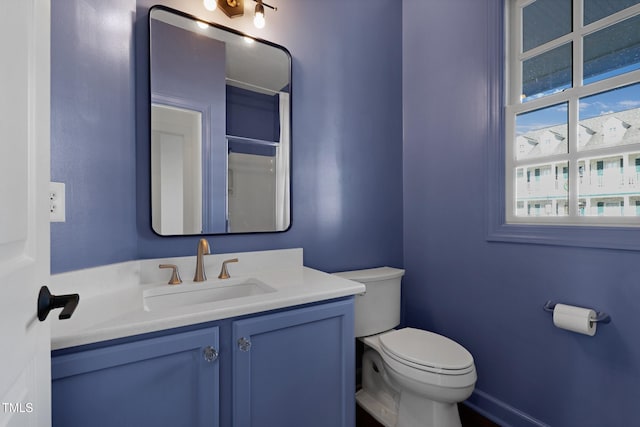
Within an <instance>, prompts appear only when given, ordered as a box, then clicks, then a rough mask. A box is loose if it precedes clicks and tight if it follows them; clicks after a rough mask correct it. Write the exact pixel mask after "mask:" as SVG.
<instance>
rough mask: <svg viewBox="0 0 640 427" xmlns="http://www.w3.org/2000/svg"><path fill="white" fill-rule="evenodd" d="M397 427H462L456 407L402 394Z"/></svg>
mask: <svg viewBox="0 0 640 427" xmlns="http://www.w3.org/2000/svg"><path fill="white" fill-rule="evenodd" d="M399 406H400V407H399V408H398V422H397V424H396V426H397V427H462V423H461V422H460V415H459V414H458V405H457V404H456V403H442V402H435V401H433V400H426V399H424V397H421V396H416V395H414V394H413V393H407V392H405V393H402V396H401V397H400V405H399Z"/></svg>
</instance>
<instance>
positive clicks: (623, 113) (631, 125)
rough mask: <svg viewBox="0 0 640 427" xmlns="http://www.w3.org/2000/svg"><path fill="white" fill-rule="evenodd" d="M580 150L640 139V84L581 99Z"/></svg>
mask: <svg viewBox="0 0 640 427" xmlns="http://www.w3.org/2000/svg"><path fill="white" fill-rule="evenodd" d="M578 124H579V126H578V150H580V151H587V150H593V149H597V148H603V147H614V146H619V145H628V144H637V143H640V131H639V128H640V84H634V85H630V86H625V87H622V88H619V89H615V90H610V91H607V92H603V93H599V94H597V95H593V96H589V97H586V98H582V99H581V100H580V121H579V123H578Z"/></svg>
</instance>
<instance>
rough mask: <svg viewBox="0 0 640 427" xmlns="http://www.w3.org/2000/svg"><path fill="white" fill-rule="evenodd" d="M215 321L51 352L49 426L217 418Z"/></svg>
mask: <svg viewBox="0 0 640 427" xmlns="http://www.w3.org/2000/svg"><path fill="white" fill-rule="evenodd" d="M218 341H219V331H218V327H208V328H206V329H199V330H193V331H189V332H179V333H174V334H170V335H165V336H159V337H153V338H147V339H144V338H143V339H140V340H137V341H133V342H125V343H122V344H114V345H110V346H106V347H101V348H90V349H88V350H80V351H77V352H68V353H62V354H59V355H56V354H54V356H53V357H52V360H51V377H52V416H53V426H54V427H74V426H78V427H86V426H92V427H101V426H104V427H114V426H171V427H179V426H184V427H196V426H203V427H204V426H207V427H217V426H218V425H219V361H218V360H217V351H219V347H218V345H219V342H218Z"/></svg>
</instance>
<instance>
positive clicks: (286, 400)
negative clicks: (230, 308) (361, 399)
mask: <svg viewBox="0 0 640 427" xmlns="http://www.w3.org/2000/svg"><path fill="white" fill-rule="evenodd" d="M233 344H234V350H233V385H234V391H233V425H234V426H235V427H249V426H252V427H265V426H278V427H301V426H304V427H352V426H353V425H354V423H355V421H354V420H355V418H354V417H355V415H354V413H355V412H354V411H355V398H354V393H355V385H354V383H355V374H354V365H355V356H354V347H355V339H354V335H353V300H352V299H349V300H344V301H338V302H333V303H327V304H322V305H317V306H311V307H307V308H302V309H296V310H290V311H285V312H280V313H275V314H270V315H264V316H258V317H253V318H250V319H245V320H239V321H236V322H234V323H233Z"/></svg>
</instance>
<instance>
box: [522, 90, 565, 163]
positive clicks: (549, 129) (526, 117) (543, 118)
mask: <svg viewBox="0 0 640 427" xmlns="http://www.w3.org/2000/svg"><path fill="white" fill-rule="evenodd" d="M567 105H568V104H567V103H566V102H564V103H562V104H558V105H553V106H551V107H547V108H543V109H540V110H535V111H531V112H528V113H523V114H518V115H517V116H516V140H515V150H514V152H515V157H516V159H517V160H522V159H533V158H537V157H545V156H551V155H554V154H563V153H566V152H567V150H568V144H567V135H568V133H567V132H568V130H567V129H568V128H567V117H568V116H567V114H568V113H567V111H568V109H567Z"/></svg>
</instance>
